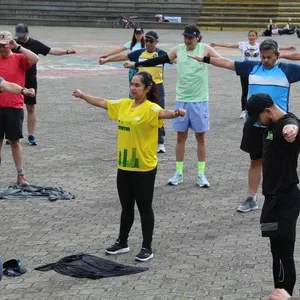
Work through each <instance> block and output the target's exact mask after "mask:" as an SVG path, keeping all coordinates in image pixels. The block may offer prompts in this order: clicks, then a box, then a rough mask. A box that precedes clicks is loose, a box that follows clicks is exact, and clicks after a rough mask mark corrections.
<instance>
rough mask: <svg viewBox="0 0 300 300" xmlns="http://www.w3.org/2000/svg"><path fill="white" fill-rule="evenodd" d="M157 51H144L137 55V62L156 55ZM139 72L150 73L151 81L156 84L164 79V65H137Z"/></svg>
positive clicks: (157, 54)
mask: <svg viewBox="0 0 300 300" xmlns="http://www.w3.org/2000/svg"><path fill="white" fill-rule="evenodd" d="M158 56H159V53H158V52H157V51H154V52H151V53H150V52H148V51H144V52H143V53H142V54H141V55H140V56H139V62H142V61H145V60H148V59H151V58H154V57H158ZM138 70H139V72H142V71H145V72H148V73H150V74H151V76H152V79H153V81H154V82H155V83H156V84H160V83H163V81H164V65H157V66H154V67H141V66H140V67H138Z"/></svg>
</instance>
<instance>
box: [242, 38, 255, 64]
mask: <svg viewBox="0 0 300 300" xmlns="http://www.w3.org/2000/svg"><path fill="white" fill-rule="evenodd" d="M239 49H240V50H241V52H242V60H255V61H256V60H258V61H259V60H260V52H259V43H255V45H250V44H249V42H239Z"/></svg>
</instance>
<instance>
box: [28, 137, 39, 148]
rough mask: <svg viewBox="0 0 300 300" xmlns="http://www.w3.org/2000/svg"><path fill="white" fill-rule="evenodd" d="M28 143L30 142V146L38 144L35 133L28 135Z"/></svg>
mask: <svg viewBox="0 0 300 300" xmlns="http://www.w3.org/2000/svg"><path fill="white" fill-rule="evenodd" d="M27 144H28V145H29V146H36V145H37V142H36V141H35V139H34V136H33V135H30V136H29V137H28V140H27Z"/></svg>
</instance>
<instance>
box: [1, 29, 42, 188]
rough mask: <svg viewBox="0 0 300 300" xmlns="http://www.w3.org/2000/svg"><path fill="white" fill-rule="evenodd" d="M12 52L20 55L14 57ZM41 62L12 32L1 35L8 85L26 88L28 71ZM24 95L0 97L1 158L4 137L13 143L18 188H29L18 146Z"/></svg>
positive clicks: (20, 150) (4, 70)
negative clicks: (16, 39)
mask: <svg viewBox="0 0 300 300" xmlns="http://www.w3.org/2000/svg"><path fill="white" fill-rule="evenodd" d="M13 49H15V50H16V51H18V52H19V53H13V52H12V50H13ZM38 60H39V57H38V56H37V55H36V54H34V53H33V52H31V51H30V50H27V49H25V48H23V47H21V46H20V45H18V44H17V42H16V41H15V40H14V39H13V37H12V35H11V33H10V32H8V31H1V32H0V76H1V77H2V78H3V79H4V80H5V81H9V82H14V83H16V84H18V85H20V86H21V87H23V86H24V85H25V74H26V70H27V69H28V68H30V67H31V66H32V65H34V64H36V63H37V62H38ZM24 94H25V93H24V92H23V94H11V93H8V92H3V93H0V154H1V149H2V144H3V139H4V136H5V137H6V138H7V139H8V140H9V141H10V146H11V151H12V156H13V159H14V162H15V165H16V169H17V174H18V176H17V184H19V185H29V182H28V181H27V179H26V178H25V176H24V170H23V152H22V147H21V144H20V142H19V139H20V138H22V137H23V133H22V127H23V119H24V110H23V105H24ZM0 156H1V155H0Z"/></svg>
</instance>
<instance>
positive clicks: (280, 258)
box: [270, 236, 296, 295]
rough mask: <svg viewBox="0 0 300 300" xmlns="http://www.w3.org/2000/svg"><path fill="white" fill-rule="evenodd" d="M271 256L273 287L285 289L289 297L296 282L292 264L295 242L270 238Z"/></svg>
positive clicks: (293, 263) (293, 264)
mask: <svg viewBox="0 0 300 300" xmlns="http://www.w3.org/2000/svg"><path fill="white" fill-rule="evenodd" d="M270 242H271V252H272V256H273V279H274V287H275V288H279V289H285V290H286V291H287V292H288V293H289V294H290V295H292V294H293V289H294V286H295V282H296V269H295V262H294V248H295V241H294V240H289V239H287V238H285V237H281V236H277V237H270Z"/></svg>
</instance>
